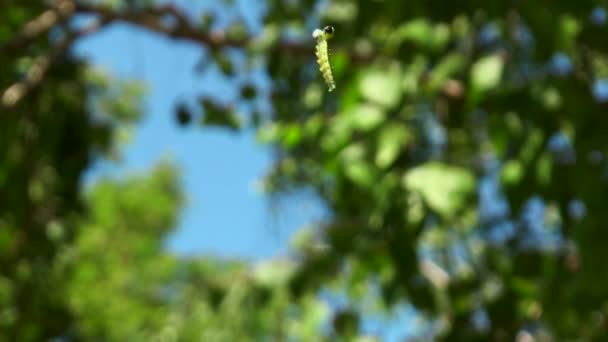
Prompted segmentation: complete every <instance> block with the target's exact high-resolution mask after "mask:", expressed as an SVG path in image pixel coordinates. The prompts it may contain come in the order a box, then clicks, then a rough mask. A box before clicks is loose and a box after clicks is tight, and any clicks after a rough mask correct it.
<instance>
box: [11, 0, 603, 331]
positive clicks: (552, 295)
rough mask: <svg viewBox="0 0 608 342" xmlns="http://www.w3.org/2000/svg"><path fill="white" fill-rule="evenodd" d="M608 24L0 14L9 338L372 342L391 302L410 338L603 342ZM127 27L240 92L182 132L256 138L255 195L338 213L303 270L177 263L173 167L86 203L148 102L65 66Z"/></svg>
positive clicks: (563, 3) (501, 11) (116, 12)
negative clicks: (289, 197) (267, 162)
mask: <svg viewBox="0 0 608 342" xmlns="http://www.w3.org/2000/svg"><path fill="white" fill-rule="evenodd" d="M237 5H238V4H237V2H235V1H228V0H225V1H222V2H221V11H227V12H230V11H234V10H235V8H236V6H237ZM604 5H605V4H604V2H602V1H591V0H580V1H568V0H552V1H544V2H531V1H478V0H470V1H460V2H457V1H455V2H446V1H439V0H418V1H416V0H412V1H397V0H394V1H392V0H376V1H358V0H332V1H314V0H303V1H285V0H266V1H260V2H259V6H262V7H263V8H264V10H263V13H264V14H263V18H262V22H260V23H258V26H260V27H261V29H252V28H251V27H249V26H248V25H246V21H245V20H244V19H238V20H235V21H234V22H231V23H228V24H226V25H223V24H222V25H220V24H218V23H217V22H216V20H215V17H216V16H217V13H216V12H213V11H209V12H204V13H187V11H185V10H184V9H183V8H181V7H180V6H178V5H173V4H171V3H168V2H156V1H143V0H131V1H129V0H122V1H121V0H113V1H109V0H108V1H93V0H90V1H87V0H48V1H34V0H19V1H18V0H5V1H3V2H2V3H1V4H0V19H1V20H0V340H1V341H46V340H57V341H61V340H64V341H78V340H84V341H88V340H91V341H106V340H107V341H150V340H153V341H156V340H158V341H199V340H203V341H241V340H243V341H248V340H252V341H253V340H255V341H258V340H262V341H266V340H268V341H275V340H277V341H283V340H286V341H292V340H293V341H320V340H345V341H350V340H359V341H368V340H369V341H372V340H376V339H378V340H379V339H381V338H382V336H380V335H379V336H374V334H373V332H370V331H368V330H369V329H366V322H369V321H370V320H373V319H379V320H380V321H382V320H386V315H387V313H390V312H393V311H395V310H399V309H400V308H401V309H403V308H407V309H408V310H410V311H411V315H413V316H415V317H417V320H416V322H417V323H416V324H415V325H414V324H413V323H411V322H410V324H412V326H408V327H406V329H407V331H408V332H410V333H411V334H410V335H411V338H412V339H420V340H429V339H432V340H450V341H474V340H480V341H481V340H483V341H486V340H492V341H494V340H495V341H512V340H517V341H532V340H539V341H549V340H576V341H591V340H603V339H606V338H608V323H607V321H606V319H607V318H606V315H608V272H605V269H604V267H606V265H607V264H608V252H607V251H605V250H604V248H606V241H608V229H607V227H606V226H605V224H606V222H608V210H606V208H607V207H606V203H608V183H607V182H608V164H607V159H606V153H608V138H607V135H606V132H607V130H608V117H604V115H605V113H606V111H607V110H608V107H607V104H608V43H606V37H607V36H608V23H607V22H606V21H607V15H608V14H607V12H606V9H605V7H604ZM84 17H86V18H88V19H90V20H78V19H81V18H84ZM119 22H120V23H127V24H130V25H133V26H136V27H139V28H142V29H145V30H149V31H151V32H155V33H157V34H158V35H159V36H163V37H166V38H168V39H171V40H174V41H181V40H185V41H189V42H192V43H195V44H199V45H200V46H201V48H202V49H204V51H205V54H204V56H203V57H202V59H203V60H202V62H201V63H202V64H204V65H212V66H214V67H217V68H218V69H219V70H221V71H222V73H223V75H224V77H225V78H226V79H227V80H228V81H229V82H230V84H231V86H233V87H235V88H237V89H239V92H238V94H239V96H237V97H236V98H234V99H233V100H232V101H229V102H226V101H220V100H218V99H216V98H213V97H209V96H203V95H201V97H200V98H197V99H196V101H194V102H196V104H197V106H190V105H187V104H178V105H177V106H176V109H175V113H167V115H175V117H176V119H177V120H178V122H180V123H181V124H184V125H188V124H198V125H200V126H201V134H204V132H205V128H206V127H210V126H220V127H225V128H227V129H231V130H235V131H237V132H238V131H240V130H243V129H253V130H255V131H256V133H257V137H258V140H259V141H260V143H262V144H266V145H268V146H270V147H271V148H272V149H274V150H275V151H276V153H275V156H276V158H275V161H274V167H273V169H272V171H271V172H270V173H269V174H268V175H267V177H266V178H265V179H264V189H265V191H267V192H268V193H269V194H272V195H275V196H281V194H285V193H289V192H291V191H295V190H298V189H304V188H305V189H312V190H314V192H315V194H316V195H317V196H318V197H319V199H320V200H321V201H323V203H324V204H325V205H326V206H327V207H328V208H329V210H330V213H331V215H330V217H329V218H328V219H327V220H325V221H323V222H314V224H313V225H312V227H311V228H309V229H305V230H302V231H300V232H299V233H298V234H297V235H296V236H294V238H293V246H292V249H291V254H292V255H291V257H290V258H287V259H276V260H275V259H273V260H268V261H266V262H263V263H260V264H258V265H249V264H245V263H241V262H238V261H231V260H220V259H214V258H210V257H188V258H186V257H179V256H175V255H173V254H172V253H170V252H169V251H167V250H166V249H164V247H163V244H162V242H163V241H164V238H166V236H167V235H168V234H169V233H170V232H171V230H172V229H173V228H174V226H175V222H176V220H177V217H178V215H179V209H180V208H181V207H182V205H183V193H182V190H181V189H180V187H179V185H178V184H179V182H178V180H179V172H177V171H176V169H175V167H174V166H172V165H171V164H170V163H165V162H159V164H158V166H157V167H155V168H154V169H153V170H150V171H149V172H146V173H143V174H140V175H135V176H132V177H124V178H120V179H107V180H101V181H99V182H97V183H96V184H95V185H94V186H93V187H92V188H90V189H87V188H85V187H84V185H83V181H82V176H83V173H84V172H85V171H86V170H88V169H89V168H91V166H92V163H93V162H94V161H95V160H99V159H103V158H112V157H113V156H115V155H116V154H117V153H120V152H119V151H120V144H121V142H120V139H119V133H120V131H121V129H123V128H125V127H134V126H136V125H137V123H138V120H139V119H140V116H141V114H142V107H141V99H142V96H146V95H145V94H144V93H143V92H142V89H141V87H140V85H139V84H137V83H134V82H130V81H125V80H120V79H116V78H113V77H112V76H109V75H106V74H103V73H100V72H99V71H97V70H94V69H93V68H92V67H91V65H89V62H88V61H87V60H85V59H82V58H79V57H77V56H76V55H75V54H74V53H73V46H74V44H75V43H76V42H78V41H79V40H80V39H82V38H83V37H85V36H89V35H92V34H96V32H99V31H100V30H104V29H106V28H107V27H109V26H111V25H113V24H115V23H119ZM325 25H332V26H333V27H335V35H334V37H333V38H332V40H331V43H330V56H329V59H330V62H331V64H332V71H333V75H334V77H335V83H336V89H335V90H334V91H332V92H331V93H330V92H327V89H326V86H325V84H324V81H323V79H322V77H321V74H320V72H319V70H318V66H317V64H316V57H315V52H314V44H315V41H314V39H313V38H312V36H311V33H312V31H313V29H315V28H317V27H323V26H325ZM192 72H195V71H194V70H193V71H192ZM256 73H257V74H262V75H264V76H266V77H267V78H268V79H269V80H270V81H271V86H270V88H268V87H263V86H262V85H260V84H257V83H256V82H253V81H250V80H251V79H253V78H250V77H244V76H247V75H251V74H256ZM189 103H190V102H189ZM241 104H248V106H242V105H241ZM268 104H270V106H268ZM195 157H196V156H193V158H195ZM337 303H338V304H337ZM402 324H406V322H402Z"/></svg>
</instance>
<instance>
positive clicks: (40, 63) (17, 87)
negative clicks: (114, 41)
mask: <svg viewBox="0 0 608 342" xmlns="http://www.w3.org/2000/svg"><path fill="white" fill-rule="evenodd" d="M103 25H104V23H103V22H102V21H95V22H93V23H92V24H90V25H89V26H87V27H85V28H83V29H81V30H79V31H77V32H72V33H69V34H68V35H67V36H66V37H65V38H64V39H63V40H62V41H61V42H60V43H58V44H56V45H54V46H53V47H52V48H51V50H50V51H49V52H48V53H47V54H46V55H42V56H38V57H37V58H36V60H35V61H34V64H33V66H32V67H31V68H30V69H29V70H28V72H27V74H26V75H25V77H24V79H23V80H21V81H18V82H15V83H13V84H12V85H11V86H9V87H8V88H6V89H5V90H4V91H3V92H2V95H1V96H0V110H1V109H7V108H12V107H14V106H16V105H17V104H18V103H19V101H21V100H22V99H23V98H24V97H25V96H26V95H27V94H28V93H29V92H30V91H31V90H32V89H34V88H36V87H38V86H40V84H41V83H42V81H43V80H44V77H45V76H46V73H47V72H48V70H49V68H50V67H51V66H52V65H53V63H54V62H55V61H56V60H57V59H58V58H60V57H61V56H63V55H64V54H65V53H66V51H68V50H69V49H70V47H71V46H72V44H73V43H74V41H76V40H77V39H79V38H80V37H83V36H85V35H89V34H91V33H93V32H96V31H97V30H99V28H101V27H102V26H103Z"/></svg>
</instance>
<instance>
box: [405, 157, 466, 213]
mask: <svg viewBox="0 0 608 342" xmlns="http://www.w3.org/2000/svg"><path fill="white" fill-rule="evenodd" d="M403 184H404V186H405V187H406V188H407V189H409V190H412V191H416V192H418V193H420V195H421V196H422V197H423V199H424V201H425V202H426V203H427V205H428V206H429V207H431V209H433V210H434V211H436V212H437V213H439V214H440V215H442V216H444V217H446V218H447V217H452V216H453V215H454V214H456V213H457V211H459V210H461V209H462V208H463V207H464V205H465V201H466V199H467V197H468V196H469V195H470V194H471V193H472V192H473V190H474V189H475V177H474V176H473V174H472V173H471V172H470V171H469V170H467V169H465V168H461V167H455V166H449V165H445V164H442V163H439V162H428V163H426V164H423V165H421V166H418V167H415V168H413V169H411V170H410V171H409V172H407V173H406V174H405V176H404V177H403Z"/></svg>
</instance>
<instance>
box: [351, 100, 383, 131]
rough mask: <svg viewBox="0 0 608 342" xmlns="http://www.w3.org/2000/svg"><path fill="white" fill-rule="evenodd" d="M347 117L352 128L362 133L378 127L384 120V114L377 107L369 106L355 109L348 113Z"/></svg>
mask: <svg viewBox="0 0 608 342" xmlns="http://www.w3.org/2000/svg"><path fill="white" fill-rule="evenodd" d="M348 117H349V122H350V124H351V127H352V128H355V129H359V130H361V131H364V132H365V131H369V130H372V129H374V128H376V127H378V125H380V123H382V122H383V121H384V119H385V115H384V112H383V111H382V110H381V109H380V108H379V107H378V106H374V105H371V104H363V105H360V106H357V107H355V108H354V109H353V110H352V111H350V112H349V113H348Z"/></svg>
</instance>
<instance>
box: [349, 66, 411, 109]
mask: <svg viewBox="0 0 608 342" xmlns="http://www.w3.org/2000/svg"><path fill="white" fill-rule="evenodd" d="M401 78H402V71H401V68H400V67H399V66H397V65H395V66H391V67H389V68H384V69H373V70H370V71H368V72H367V73H365V74H364V75H363V78H362V80H361V83H360V84H359V90H360V91H361V95H362V96H363V97H364V98H365V99H367V100H369V101H370V102H373V103H377V104H379V105H381V106H383V107H387V108H391V107H394V106H395V105H397V103H399V100H400V98H401V95H402V89H401V86H400V85H401Z"/></svg>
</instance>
